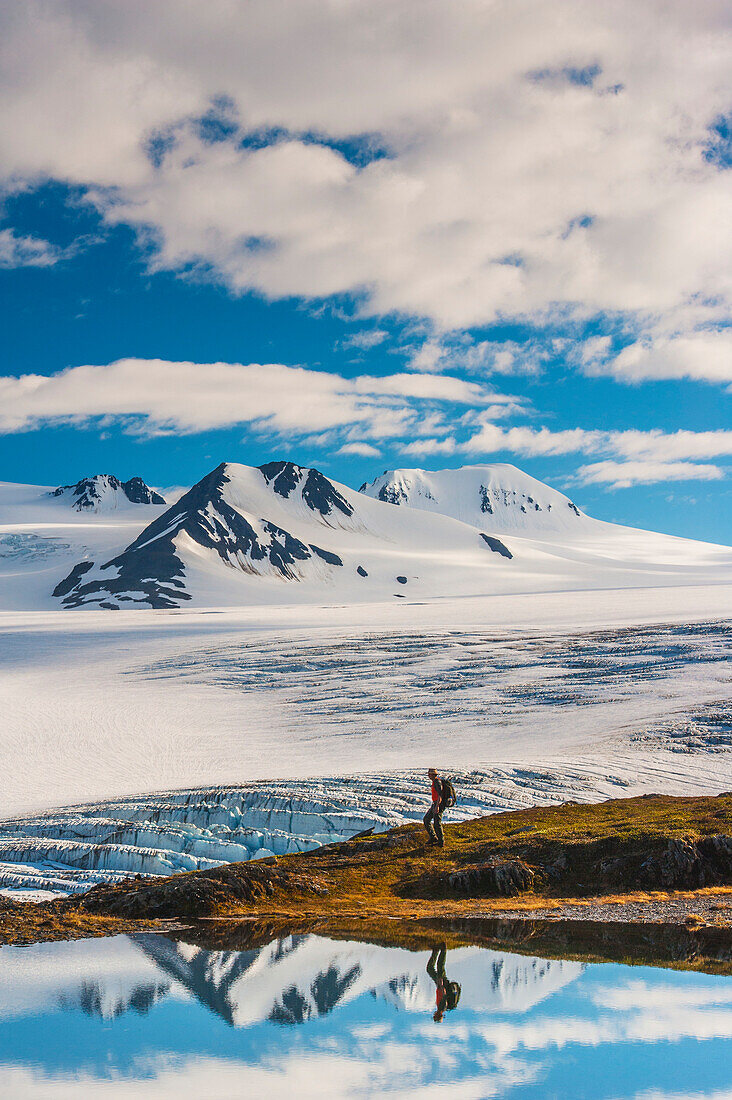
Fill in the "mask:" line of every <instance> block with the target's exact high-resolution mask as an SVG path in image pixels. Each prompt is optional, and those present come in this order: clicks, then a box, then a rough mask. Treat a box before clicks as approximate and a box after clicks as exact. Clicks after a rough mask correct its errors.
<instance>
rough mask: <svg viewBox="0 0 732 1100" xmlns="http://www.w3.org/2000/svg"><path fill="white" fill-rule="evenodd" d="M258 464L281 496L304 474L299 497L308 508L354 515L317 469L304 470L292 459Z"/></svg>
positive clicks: (298, 483) (291, 488) (290, 489)
mask: <svg viewBox="0 0 732 1100" xmlns="http://www.w3.org/2000/svg"><path fill="white" fill-rule="evenodd" d="M258 468H259V469H260V470H261V472H262V475H263V477H264V480H265V481H266V482H267V484H268V485H271V486H272V488H273V489H274V491H275V492H276V493H279V495H280V496H281V497H285V498H286V499H287V498H289V497H290V496H291V495H292V493H293V491H294V490H295V489H296V488H297V487H298V486H299V485H300V483H301V482H302V481H303V478H304V484H303V486H302V499H303V500H304V501H305V503H306V504H307V506H308V508H311V509H312V510H313V511H314V512H320V514H321V516H329V515H330V513H331V512H333V511H338V512H341V513H342V514H343V515H344V516H352V515H353V508H352V507H351V505H350V504H349V503H348V501H347V500H346V498H345V497H344V496H342V495H341V494H340V493H339V492H338V490H337V489H336V488H335V486H334V485H331V483H330V482H329V481H328V479H327V477H324V476H323V475H322V474H321V473H320V471H319V470H304V469H303V468H302V466H297V465H296V464H295V463H294V462H267V463H265V464H264V466H260V467H258Z"/></svg>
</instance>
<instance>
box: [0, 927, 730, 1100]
mask: <svg viewBox="0 0 732 1100" xmlns="http://www.w3.org/2000/svg"><path fill="white" fill-rule="evenodd" d="M428 955H429V952H427V951H422V952H409V951H406V950H402V949H397V948H392V949H386V948H382V947H378V946H374V945H370V944H359V943H355V942H343V941H335V940H329V939H325V938H321V937H316V936H289V937H285V938H283V939H280V940H276V941H273V942H272V943H270V944H267V945H266V946H264V947H262V948H258V949H253V950H250V951H241V952H240V951H207V950H204V949H202V948H199V947H197V946H195V945H192V944H187V943H184V942H180V941H179V942H176V941H174V940H172V939H168V938H167V937H164V936H161V935H139V936H135V937H134V938H133V939H132V940H129V939H126V938H124V937H117V938H115V939H114V940H109V941H103V940H102V941H98V940H97V941H82V942H80V943H77V944H53V945H45V946H44V947H42V948H37V947H34V948H27V949H23V950H20V949H15V948H3V949H2V950H1V951H0V1005H2V1006H3V1010H4V1013H5V1022H7V1023H11V1022H12V1019H13V1016H15V1017H16V1018H17V1017H19V1016H23V1017H24V1019H23V1021H22V1023H23V1028H24V1029H26V1031H27V1029H28V1028H31V1029H32V1028H34V1027H35V1028H37V1031H38V1039H37V1043H36V1045H35V1047H36V1049H35V1050H34V1058H33V1064H32V1065H30V1066H29V1065H28V1064H27V1063H26V1061H25V1060H24V1059H23V1058H21V1057H18V1056H17V1054H16V1051H15V1049H14V1048H13V1046H12V1043H11V1041H10V1040H7V1042H6V1044H5V1045H4V1043H3V1036H4V1034H6V1033H7V1029H6V1028H3V1029H0V1095H2V1096H5V1095H8V1096H22V1097H24V1100H37V1098H38V1100H39V1098H40V1097H44V1098H47V1100H60V1098H62V1097H63V1098H64V1100H65V1098H66V1097H68V1098H69V1100H70V1098H71V1097H72V1096H73V1097H74V1098H76V1096H78V1095H79V1094H83V1093H84V1091H86V1093H87V1095H92V1096H94V1097H102V1098H104V1097H107V1096H109V1097H122V1098H127V1097H130V1098H132V1097H134V1098H135V1100H137V1098H138V1097H140V1098H143V1097H144V1100H185V1098H187V1097H194V1096H195V1097H200V1096H207V1095H212V1094H220V1095H238V1094H239V1093H240V1092H241V1091H242V1090H243V1089H245V1090H246V1092H247V1093H248V1094H252V1093H255V1094H257V1093H261V1094H263V1095H266V1096H267V1097H268V1100H277V1098H279V1097H283V1098H285V1097H286V1098H287V1100H291V1097H293V1096H297V1097H298V1098H304V1100H310V1098H313V1100H314V1098H316V1097H317V1098H319V1100H331V1098H332V1100H335V1098H336V1097H339V1098H340V1097H349V1096H360V1097H364V1096H376V1095H382V1094H386V1093H388V1094H389V1095H390V1096H394V1097H403V1098H406V1097H417V1096H419V1097H429V1096H431V1095H433V1094H434V1095H435V1097H437V1096H443V1095H444V1093H445V1088H446V1085H448V1084H449V1091H450V1095H451V1097H457V1098H463V1100H479V1098H491V1097H504V1098H510V1097H511V1095H512V1092H513V1090H516V1089H519V1091H521V1090H526V1091H527V1092H529V1093H530V1095H531V1096H532V1098H536V1097H541V1096H543V1095H548V1094H551V1095H566V1096H568V1097H569V1096H577V1095H583V1096H585V1095H588V1096H593V1097H594V1096H597V1097H607V1098H609V1100H619V1098H620V1094H619V1095H618V1096H615V1093H614V1092H613V1084H612V1075H611V1074H610V1075H609V1076H608V1070H609V1069H610V1068H611V1067H612V1065H613V1062H614V1061H615V1064H617V1059H618V1058H619V1057H621V1056H622V1055H621V1048H624V1047H625V1048H628V1047H629V1045H630V1044H642V1046H643V1048H644V1055H643V1058H639V1059H635V1060H631V1062H632V1064H633V1065H634V1066H641V1065H642V1064H643V1063H645V1062H647V1057H646V1055H648V1056H650V1054H651V1052H652V1051H654V1050H655V1048H657V1047H658V1048H659V1050H660V1048H661V1047H662V1053H660V1054H658V1052H656V1053H657V1054H658V1058H661V1059H663V1061H664V1063H668V1064H670V1065H671V1066H672V1072H673V1073H675V1072H676V1069H677V1068H678V1070H679V1076H678V1083H679V1091H678V1095H677V1096H676V1097H674V1100H681V1097H682V1096H683V1097H684V1098H686V1097H692V1096H693V1097H694V1100H701V1095H702V1094H699V1093H698V1092H697V1093H696V1094H695V1093H694V1090H693V1089H689V1090H688V1092H686V1093H684V1092H682V1091H681V1089H682V1086H684V1085H687V1084H688V1083H689V1082H690V1081H691V1082H692V1083H697V1082H696V1080H695V1078H694V1077H693V1073H694V1065H693V1059H692V1060H691V1061H690V1053H689V1051H690V1048H689V1046H688V1044H687V1045H685V1046H684V1047H683V1048H682V1047H681V1046H678V1045H675V1044H680V1043H681V1042H682V1041H683V1040H687V1039H691V1040H697V1041H702V1040H703V1041H705V1043H706V1046H705V1049H706V1050H714V1051H716V1052H717V1057H718V1056H719V1046H718V1045H715V1044H718V1043H719V1041H723V1040H729V1039H731V1038H732V988H731V987H730V985H729V980H728V979H724V978H713V977H709V976H707V975H697V974H673V973H671V972H667V971H656V972H653V971H649V970H647V969H645V968H643V969H640V970H638V971H635V972H631V971H628V970H627V968H623V967H620V966H605V967H602V968H598V967H594V966H589V967H586V968H585V967H583V966H581V965H580V964H578V963H574V962H560V961H554V960H543V959H538V958H527V957H524V956H519V955H512V954H509V953H500V952H495V951H488V950H482V949H479V948H463V949H459V950H450V951H448V953H447V961H446V968H445V969H446V973H447V975H448V976H449V978H450V979H452V980H456V981H459V982H460V983H461V985H462V989H463V994H462V998H461V1000H460V1004H459V1006H458V1008H457V1009H456V1010H455V1011H454V1012H451V1013H448V1014H447V1015H446V1017H445V1019H444V1020H443V1022H442V1023H441V1024H440V1025H435V1024H434V1023H433V1022H432V1019H431V1016H432V1011H433V1009H434V997H435V987H434V984H433V982H432V981H431V979H430V978H429V976H428V975H427V973H426V969H425V967H426V962H427V958H428ZM166 990H167V993H166ZM6 993H7V994H9V995H11V996H14V997H15V1002H14V1007H13V1005H10V1004H8V1003H7V1002H5V1001H4V1000H3V997H4V995H5V994H6ZM160 998H162V999H160ZM175 999H177V1001H178V1004H177V1005H174V1004H173V1001H174V1000H175ZM61 1008H65V1009H67V1010H69V1011H68V1012H67V1013H65V1014H64V1017H63V1023H62V1032H63V1034H64V1035H65V1036H69V1035H71V1034H74V1032H76V1033H78V1034H79V1035H80V1036H81V1038H80V1039H79V1047H80V1049H83V1051H84V1055H83V1059H82V1061H81V1062H80V1063H79V1064H78V1065H77V1064H73V1063H72V1065H73V1073H72V1072H71V1069H70V1068H69V1066H68V1065H59V1064H58V1063H56V1064H54V1061H53V1054H52V1053H47V1048H48V1046H49V1044H48V1042H47V1039H48V1037H49V1036H52V1034H53V1028H54V1026H55V1027H56V1028H58V1027H59V1025H58V1024H56V1025H54V1023H53V1017H54V1016H55V1017H56V1019H58V1018H59V1017H60V1016H61V1013H60V1009H61ZM171 1009H174V1011H173V1012H172V1013H171ZM121 1012H126V1013H127V1014H128V1015H127V1017H126V1021H127V1022H125V1021H123V1020H121V1019H119V1014H120V1013H121ZM130 1012H132V1013H133V1014H134V1013H137V1014H139V1015H138V1018H137V1019H136V1020H134V1027H132V1026H130V1023H129V1013H130ZM158 1014H160V1015H158ZM31 1017H33V1019H32V1020H31ZM98 1017H103V1018H104V1021H103V1023H102V1022H100V1019H99V1018H98ZM282 1023H286V1024H293V1025H297V1026H290V1027H286V1028H283V1027H281V1026H278V1025H280V1024H282ZM232 1025H234V1027H237V1028H239V1030H237V1031H235V1030H233V1028H232ZM100 1027H101V1028H103V1029H104V1033H105V1038H104V1039H103V1040H102V1045H101V1047H99V1049H98V1051H97V1054H98V1057H97V1060H96V1061H95V1060H94V1057H93V1054H90V1053H89V1052H90V1051H91V1052H93V1051H94V1042H95V1041H97V1042H98V1039H97V1040H94V1039H93V1036H94V1034H97V1035H98V1032H97V1033H94V1032H93V1031H92V1030H90V1029H93V1028H97V1029H99V1028H100ZM85 1029H86V1030H85ZM59 1034H60V1032H59ZM89 1036H92V1040H91V1041H89V1039H88V1037H89ZM125 1044H131V1046H130V1048H129V1050H127V1057H126V1058H122V1057H121V1056H120V1051H121V1050H122V1049H123V1048H124V1047H125ZM50 1047H51V1048H53V1043H51V1044H50ZM565 1051H566V1052H567V1053H566V1054H565V1053H563V1052H565ZM696 1057H697V1059H699V1058H703V1057H704V1055H703V1054H697V1055H696ZM588 1058H589V1059H593V1060H594V1061H593V1062H592V1065H593V1066H594V1067H595V1068H594V1071H593V1073H592V1074H590V1075H589V1076H588V1074H589V1071H588V1069H587V1066H588V1064H589V1063H588V1062H587V1059H588ZM658 1058H657V1061H656V1063H655V1065H656V1066H658V1064H660V1063H659V1061H658ZM674 1059H675V1061H674ZM677 1063H678V1065H677ZM629 1064H630V1063H629ZM697 1064H698V1063H697ZM558 1066H559V1067H562V1066H563V1067H564V1070H563V1072H565V1073H568V1074H569V1075H570V1077H568V1078H566V1077H565V1078H564V1079H563V1081H565V1082H566V1081H570V1084H569V1085H568V1087H566V1089H565V1088H563V1087H558V1086H557V1078H556V1072H557V1067H558ZM686 1067H688V1069H687V1068H686ZM722 1070H723V1063H720V1071H722ZM572 1073H574V1074H575V1077H574V1078H571V1074H572ZM552 1074H555V1076H552ZM590 1077H591V1078H592V1080H593V1081H603V1082H604V1084H603V1088H602V1089H601V1090H598V1091H594V1092H593V1091H590V1092H585V1091H582V1087H580V1086H584V1084H585V1083H586V1082H587V1081H589V1080H590ZM652 1080H653V1079H652V1078H651V1082H652ZM705 1080H706V1078H705ZM629 1082H630V1077H629V1076H628V1074H627V1072H626V1073H625V1076H624V1085H627V1084H628V1083H629ZM545 1083H546V1084H547V1091H546V1092H543V1091H542V1090H543V1089H544V1085H545ZM648 1083H649V1082H648V1080H647V1078H643V1079H642V1080H639V1087H638V1089H636V1090H635V1092H636V1093H637V1094H638V1098H640V1096H642V1097H643V1100H671V1095H672V1094H671V1093H670V1092H668V1093H663V1091H662V1090H661V1089H659V1091H658V1094H657V1095H654V1094H653V1093H649V1092H648V1088H647V1086H648ZM666 1083H668V1081H667V1082H666ZM721 1083H722V1082H717V1084H721ZM631 1084H632V1083H631ZM641 1084H643V1085H645V1086H646V1091H645V1093H644V1092H643V1091H642V1089H641V1088H640V1085H641ZM550 1086H551V1087H550ZM521 1095H522V1096H523V1095H524V1093H523V1091H521ZM631 1095H634V1093H633V1092H627V1091H626V1092H624V1093H623V1094H622V1096H623V1100H627V1097H629V1096H631ZM711 1097H714V1100H722V1097H723V1093H721V1092H719V1090H717V1094H716V1096H715V1095H714V1091H713V1089H712V1088H711V1087H710V1092H709V1093H708V1094H705V1100H711ZM724 1100H727V1097H725V1098H724Z"/></svg>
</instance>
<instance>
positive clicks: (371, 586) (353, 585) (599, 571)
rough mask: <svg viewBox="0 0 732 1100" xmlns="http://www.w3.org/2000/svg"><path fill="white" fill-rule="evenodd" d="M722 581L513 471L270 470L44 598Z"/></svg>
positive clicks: (191, 507) (711, 560)
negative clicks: (360, 474) (367, 479)
mask: <svg viewBox="0 0 732 1100" xmlns="http://www.w3.org/2000/svg"><path fill="white" fill-rule="evenodd" d="M418 474H419V477H417V475H418ZM407 475H408V476H407ZM400 494H401V495H400ZM384 495H386V496H387V497H389V498H390V499H393V500H394V501H397V500H401V501H402V504H405V503H406V504H410V505H411V504H414V503H415V502H416V503H417V504H418V507H393V506H392V504H390V503H388V502H386V501H384V500H383V499H381V497H383V496H384ZM443 512H449V513H450V514H442V513H443ZM504 531H509V532H512V534H509V535H508V536H507V537H504ZM120 550H122V547H120ZM730 579H732V549H729V548H727V547H717V546H711V545H707V544H704V543H695V542H691V541H689V540H686V539H679V538H672V537H670V536H666V535H654V534H652V533H650V532H645V531H636V530H633V529H631V528H626V527H619V526H617V525H615V524H610V523H603V522H600V521H599V520H594V519H591V518H590V517H588V516H585V515H584V514H583V513H581V512H580V511H579V509H578V508H577V507H576V506H575V505H574V504H573V503H572V502H571V501H569V500H568V499H567V498H566V497H564V496H562V494H561V493H558V492H556V491H555V490H553V489H550V488H549V487H548V486H545V485H542V484H541V483H540V482H537V481H535V480H534V479H533V478H530V477H528V476H527V475H525V474H522V473H521V472H520V471H519V470H516V469H515V468H514V467H511V466H504V467H466V468H464V469H463V470H458V471H443V472H442V473H438V474H429V475H427V474H422V473H421V472H420V471H412V472H409V471H402V473H401V474H399V476H398V477H395V478H392V480H389V478H388V477H387V481H386V482H385V483H384V484H383V485H381V486H380V487H379V484H378V482H377V483H374V486H372V487H371V488H370V489H369V492H368V493H365V492H358V493H357V492H354V491H353V490H352V489H349V488H347V487H346V486H345V485H340V484H339V483H337V482H333V481H330V480H328V478H326V477H324V475H323V474H321V473H320V472H319V471H317V470H309V469H304V468H303V467H300V466H297V465H295V464H294V463H292V462H270V463H267V464H266V465H264V466H259V467H250V466H241V465H238V464H235V463H222V465H221V466H219V467H217V469H215V470H213V471H212V472H211V473H210V474H207V475H206V477H204V478H203V479H202V480H201V481H199V482H198V483H197V484H196V485H194V486H193V488H192V489H190V490H189V492H187V493H186V494H184V496H182V497H181V498H180V500H179V501H178V502H177V503H176V504H174V505H173V506H172V507H171V508H169V509H168V510H167V511H166V512H165V513H164V514H163V515H158V516H157V518H156V519H155V520H154V521H153V522H152V523H151V524H150V525H149V526H148V527H146V528H145V530H143V531H142V532H141V533H140V534H139V536H138V537H137V538H136V539H135V540H134V541H132V542H131V543H129V544H128V545H127V546H126V549H124V550H122V552H118V553H117V554H116V555H115V556H111V557H108V558H104V557H100V556H97V555H94V554H91V553H88V554H86V555H85V556H84V558H83V560H81V561H79V560H77V562H76V564H75V565H74V568H73V569H72V570H71V571H70V572H69V573H68V574H67V575H66V576H65V577H63V579H59V583H58V584H57V585H56V586H55V588H54V590H53V593H54V596H56V597H58V598H59V600H60V601H61V602H62V604H63V606H64V607H67V608H75V607H82V606H92V607H98V608H99V607H101V608H113V609H119V608H124V607H136V606H137V607H157V608H171V607H178V606H180V605H181V604H182V603H184V602H186V603H188V602H190V603H191V604H192V606H209V607H210V606H237V605H239V606H241V605H246V604H273V603H280V604H281V603H298V602H300V603H301V602H310V603H312V602H320V601H323V600H326V601H328V602H340V601H344V602H346V603H359V602H365V601H369V602H371V601H381V600H385V599H386V600H392V599H393V598H394V597H397V598H401V599H404V598H407V599H410V598H411V599H414V598H418V599H430V598H445V597H458V596H475V595H487V594H495V593H498V592H504V593H508V592H537V591H571V590H578V589H583V590H584V589H588V588H608V587H628V586H634V587H636V586H640V587H645V586H647V585H649V584H650V585H651V586H657V585H664V586H665V585H686V584H701V583H725V582H729V581H730Z"/></svg>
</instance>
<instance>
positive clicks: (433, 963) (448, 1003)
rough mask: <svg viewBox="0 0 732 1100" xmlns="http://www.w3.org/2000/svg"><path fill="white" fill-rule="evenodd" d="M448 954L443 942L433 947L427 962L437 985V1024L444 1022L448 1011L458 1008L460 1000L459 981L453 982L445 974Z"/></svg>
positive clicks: (429, 972) (428, 969)
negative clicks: (443, 1018) (443, 1019)
mask: <svg viewBox="0 0 732 1100" xmlns="http://www.w3.org/2000/svg"><path fill="white" fill-rule="evenodd" d="M446 955H447V947H446V946H445V944H444V943H442V944H440V946H439V947H433V948H432V954H431V955H430V960H429V962H428V963H427V973H428V974H429V976H430V978H432V981H433V982H434V983H435V986H436V987H437V995H436V1000H437V1011H436V1012H435V1014H434V1016H433V1017H432V1019H433V1020H434V1021H435V1023H436V1024H439V1023H441V1022H442V1017H443V1016H444V1015H445V1012H446V1011H447V1012H450V1011H452V1009H453V1008H457V1004H458V1001H459V1000H460V992H461V990H460V986H459V985H458V983H457V982H451V981H450V979H449V978H448V977H447V975H446V974H445V956H446Z"/></svg>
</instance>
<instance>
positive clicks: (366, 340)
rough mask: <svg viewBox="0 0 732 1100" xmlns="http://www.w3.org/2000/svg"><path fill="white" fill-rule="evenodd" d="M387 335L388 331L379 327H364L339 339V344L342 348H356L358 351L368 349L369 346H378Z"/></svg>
mask: <svg viewBox="0 0 732 1100" xmlns="http://www.w3.org/2000/svg"><path fill="white" fill-rule="evenodd" d="M388 336H389V333H388V332H386V331H385V330H384V329H380V328H371V329H369V328H364V329H360V330H359V331H358V332H352V333H351V335H350V336H347V337H346V338H345V339H344V340H342V341H341V346H342V347H344V348H356V350H358V351H368V350H369V348H375V347H378V345H379V344H383V342H384V340H386V339H387V338H388Z"/></svg>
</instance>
